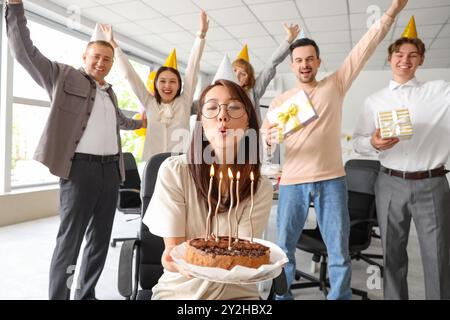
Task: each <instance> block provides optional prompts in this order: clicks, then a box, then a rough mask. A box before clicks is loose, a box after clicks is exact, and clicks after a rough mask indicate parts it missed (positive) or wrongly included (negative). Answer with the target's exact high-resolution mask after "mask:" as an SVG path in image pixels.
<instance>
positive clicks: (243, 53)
mask: <svg viewBox="0 0 450 320" xmlns="http://www.w3.org/2000/svg"><path fill="white" fill-rule="evenodd" d="M236 59H244V60H245V61H247V62H248V63H250V58H249V56H248V47H247V45H246V44H245V45H244V47H243V48H242V50H241V52H240V53H239V55H238V56H237V58H236Z"/></svg>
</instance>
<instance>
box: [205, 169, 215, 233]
mask: <svg viewBox="0 0 450 320" xmlns="http://www.w3.org/2000/svg"><path fill="white" fill-rule="evenodd" d="M209 176H210V178H209V188H208V217H207V219H206V232H205V240H208V237H209V235H210V233H211V214H212V208H211V191H212V184H213V180H214V166H213V165H211V170H210V171H209Z"/></svg>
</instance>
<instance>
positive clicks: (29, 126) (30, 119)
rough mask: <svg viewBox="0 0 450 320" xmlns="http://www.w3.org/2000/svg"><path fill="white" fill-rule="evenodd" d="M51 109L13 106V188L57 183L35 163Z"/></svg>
mask: <svg viewBox="0 0 450 320" xmlns="http://www.w3.org/2000/svg"><path fill="white" fill-rule="evenodd" d="M49 111H50V110H49V108H46V107H38V106H32V105H25V104H17V103H15V104H14V105H13V128H12V131H13V132H12V157H11V160H12V163H11V187H13V188H14V187H16V188H17V187H23V186H30V185H42V184H48V183H55V182H57V181H58V179H57V177H55V176H53V175H51V174H49V172H48V169H47V168H46V167H45V166H44V165H42V164H41V163H39V162H37V161H34V160H33V154H34V150H35V149H36V146H37V145H38V142H39V138H40V133H41V132H42V130H43V129H44V125H45V122H46V120H47V117H48V114H49Z"/></svg>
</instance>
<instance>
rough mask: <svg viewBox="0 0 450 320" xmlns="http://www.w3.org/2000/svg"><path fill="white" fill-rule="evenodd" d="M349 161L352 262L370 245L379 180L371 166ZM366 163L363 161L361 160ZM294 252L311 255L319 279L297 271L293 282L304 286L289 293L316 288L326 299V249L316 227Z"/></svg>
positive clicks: (305, 234)
mask: <svg viewBox="0 0 450 320" xmlns="http://www.w3.org/2000/svg"><path fill="white" fill-rule="evenodd" d="M357 161H363V160H352V162H351V163H347V164H346V166H345V171H346V180H347V187H348V210H349V214H350V238H349V253H350V258H351V259H357V260H359V259H363V258H362V254H361V252H362V251H363V250H366V249H367V248H368V247H369V246H370V243H371V238H372V228H373V225H374V224H375V223H376V220H375V213H376V209H375V194H374V185H375V181H376V179H377V176H378V169H376V168H375V167H374V166H362V165H360V166H358V165H357V164H358V163H357ZM364 161H365V160H364ZM297 248H298V249H300V250H303V251H306V252H309V253H312V254H313V261H315V262H320V271H319V278H318V279H317V278H315V277H313V276H311V275H309V274H307V273H304V272H302V271H300V270H296V273H295V278H296V280H299V279H300V278H305V279H306V280H309V282H306V283H294V284H292V286H291V289H301V288H311V287H319V289H320V290H321V291H322V292H323V294H324V295H325V298H326V297H327V294H328V288H329V287H330V282H329V279H328V278H327V268H328V263H327V258H328V254H327V248H326V246H325V243H324V241H323V239H322V236H321V234H320V229H319V226H317V227H316V229H314V230H304V231H303V232H302V234H301V236H300V238H299V240H298V243H297ZM352 293H353V294H355V295H359V296H361V297H362V299H364V300H367V299H368V296H367V292H366V291H362V290H358V289H354V288H352Z"/></svg>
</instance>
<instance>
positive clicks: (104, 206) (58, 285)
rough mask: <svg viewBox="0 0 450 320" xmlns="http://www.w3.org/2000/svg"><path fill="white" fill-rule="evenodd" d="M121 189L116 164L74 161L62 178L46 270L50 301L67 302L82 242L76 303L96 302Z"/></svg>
mask: <svg viewBox="0 0 450 320" xmlns="http://www.w3.org/2000/svg"><path fill="white" fill-rule="evenodd" d="M119 184H120V174H119V165H118V162H117V161H114V162H107V163H102V162H98V161H90V160H77V159H75V160H73V163H72V169H71V172H70V176H69V179H68V180H65V179H60V208H59V215H60V218H61V224H60V226H59V231H58V236H57V238H56V247H55V250H54V252H53V258H52V261H51V265H50V282H49V298H50V299H57V300H68V299H70V289H71V286H72V279H73V276H74V273H75V266H76V264H77V258H78V254H79V251H80V247H81V243H82V242H83V238H84V236H85V235H86V246H85V248H84V253H83V258H82V262H81V267H80V274H79V277H78V280H79V281H78V283H77V290H76V294H75V298H76V299H93V298H95V286H96V284H97V281H98V279H99V278H100V275H101V273H102V270H103V267H104V264H105V260H106V255H107V253H108V247H109V240H110V237H111V231H112V226H113V222H114V215H115V211H116V205H117V197H118V190H119Z"/></svg>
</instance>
